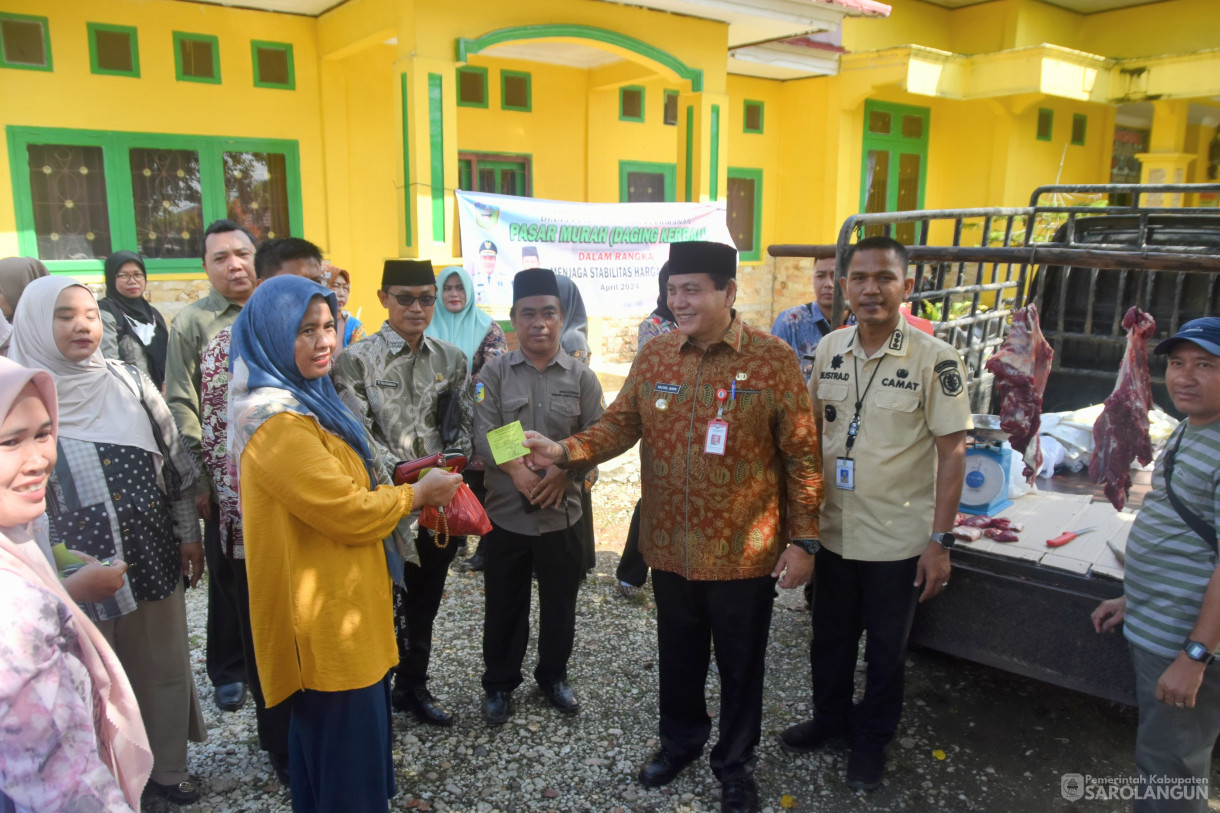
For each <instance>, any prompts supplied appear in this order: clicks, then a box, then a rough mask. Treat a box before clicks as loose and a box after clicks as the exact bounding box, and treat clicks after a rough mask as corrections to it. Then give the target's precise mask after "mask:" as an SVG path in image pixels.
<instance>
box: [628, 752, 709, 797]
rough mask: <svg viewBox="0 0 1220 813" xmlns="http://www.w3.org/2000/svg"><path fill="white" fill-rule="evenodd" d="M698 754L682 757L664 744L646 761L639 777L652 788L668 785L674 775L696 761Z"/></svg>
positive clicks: (641, 782)
mask: <svg viewBox="0 0 1220 813" xmlns="http://www.w3.org/2000/svg"><path fill="white" fill-rule="evenodd" d="M697 756H699V754H698V753H695V754H691V755H689V756H685V757H681V756H678V755H677V754H675V753H674V752H673V751H670V750H669V749H668V748H665V747H664V746H662V747H661V750H659V751H657V752H656V753H655V754H653V755H652V758H651V759H649V760H648V761H647V762H645V763H644V767H642V768H640V774H639V776H638V777H637V778H638V779H639V780H640V784H643V785H647V786H648V787H650V788H659V787H661V786H662V785H668V784H669V783H670V782H672V781H674V777H675V776H677V775H678V774H679V773H680V772H681V771H682V769H683V768H685V767H686V766H687V765H689V764H690V763H692V762H694V761H695V757H697Z"/></svg>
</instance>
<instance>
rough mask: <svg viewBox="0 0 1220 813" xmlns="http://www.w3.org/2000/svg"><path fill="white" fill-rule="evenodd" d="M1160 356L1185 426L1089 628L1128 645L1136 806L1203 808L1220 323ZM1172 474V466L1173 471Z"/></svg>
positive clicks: (1182, 334) (1214, 626) (1140, 809)
mask: <svg viewBox="0 0 1220 813" xmlns="http://www.w3.org/2000/svg"><path fill="white" fill-rule="evenodd" d="M1155 352H1156V353H1158V354H1165V353H1168V354H1169V363H1168V367H1167V369H1166V372H1165V383H1166V386H1167V387H1168V389H1169V397H1170V398H1172V399H1173V404H1174V406H1175V407H1176V408H1177V409H1178V410H1179V411H1180V412H1182V413H1184V414H1185V415H1186V420H1184V421H1183V422H1182V424H1181V425H1180V426H1179V428H1178V429H1177V430H1176V431H1175V432H1174V434H1173V435H1172V436H1171V437H1170V439H1169V442H1168V444H1167V445H1166V451H1165V453H1164V454H1162V455H1161V456H1160V457H1159V458H1158V459H1157V462H1156V467H1155V470H1154V471H1153V474H1152V491H1151V492H1150V493H1149V494H1148V496H1147V497H1146V498H1145V499H1144V506H1143V509H1142V510H1141V511H1140V514H1139V516H1138V517H1137V518H1136V520H1135V524H1134V525H1133V527H1132V529H1131V535H1130V538H1129V539H1128V541H1127V571H1126V577H1125V582H1124V596H1123V597H1122V598H1116V599H1112V600H1110V601H1106V602H1102V604H1101V605H1100V606H1099V607H1098V608H1097V609H1096V610H1094V611H1093V626H1094V627H1095V628H1096V629H1097V631H1098V632H1109V631H1111V630H1113V629H1115V628H1116V627H1117V626H1118V625H1119V623H1123V631H1124V634H1125V635H1126V637H1127V641H1128V642H1129V643H1130V645H1131V660H1132V663H1133V665H1134V667H1135V692H1136V702H1137V704H1138V706H1139V730H1138V733H1137V735H1136V744H1135V764H1136V768H1137V770H1138V771H1139V776H1140V785H1139V787H1138V789H1137V790H1138V792H1137V794H1136V801H1135V810H1136V811H1137V813H1144V812H1145V811H1170V810H1172V811H1205V810H1207V807H1208V805H1207V795H1208V793H1207V790H1208V789H1207V778H1208V776H1209V773H1210V766H1211V756H1212V747H1213V745H1214V744H1215V742H1216V738H1217V736H1220V666H1212V665H1211V664H1212V661H1214V660H1215V656H1214V653H1215V651H1216V649H1217V647H1220V570H1218V569H1217V567H1216V565H1217V552H1216V528H1217V518H1218V517H1220V317H1214V316H1211V317H1206V318H1203V319H1195V320H1193V321H1190V322H1187V323H1186V324H1185V325H1183V326H1182V329H1181V330H1179V331H1178V333H1177V334H1176V335H1174V336H1173V337H1172V338H1170V339H1167V340H1165V341H1164V342H1161V344H1160V345H1158V346H1157V348H1156V350H1155ZM1167 470H1168V471H1167Z"/></svg>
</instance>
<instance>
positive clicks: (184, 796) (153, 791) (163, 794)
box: [144, 779, 199, 805]
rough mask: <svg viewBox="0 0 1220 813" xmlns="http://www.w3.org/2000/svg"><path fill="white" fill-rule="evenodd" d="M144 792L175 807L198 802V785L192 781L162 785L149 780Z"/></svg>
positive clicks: (185, 780)
mask: <svg viewBox="0 0 1220 813" xmlns="http://www.w3.org/2000/svg"><path fill="white" fill-rule="evenodd" d="M144 792H145V793H146V794H148V795H150V796H157V797H159V798H161V799H165V800H166V801H169V802H173V803H174V804H176V805H193V804H195V802H198V801H199V784H198V783H197V782H195V780H194V779H184V780H183V781H181V782H179V783H178V784H176V785H162V784H161V783H160V782H154V781H152V780H151V779H149V780H148V784H147V785H145V786H144Z"/></svg>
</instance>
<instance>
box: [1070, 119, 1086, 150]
mask: <svg viewBox="0 0 1220 813" xmlns="http://www.w3.org/2000/svg"><path fill="white" fill-rule="evenodd" d="M1078 126H1079V128H1080V138H1079V139H1078V138H1076V128H1077V127H1078ZM1088 136H1089V117H1088V116H1086V115H1085V114H1084V113H1073V114H1072V144H1073V145H1074V146H1077V147H1083V146H1084V142H1085V140H1086V139H1087V138H1088Z"/></svg>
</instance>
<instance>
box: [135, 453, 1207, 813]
mask: <svg viewBox="0 0 1220 813" xmlns="http://www.w3.org/2000/svg"><path fill="white" fill-rule="evenodd" d="M615 463H616V464H617V465H611V466H607V467H603V471H602V480H601V482H600V483H599V484H598V486H597V487H596V489H595V491H594V504H595V506H596V519H597V525H598V540H599V553H598V564H597V568H596V571H595V573H593V574H591V575H590V577H589V579H588V582H587V583H586V584H585V586H584V587H583V588H582V591H581V598H580V605H579V609H578V611H577V633H576V649H575V652H574V654H573V656H572V662H571V665H570V678H571V681H572V684H573V686H574V687H575V689H576V691H577V694H578V696H579V697H580V699H581V701H582V704H583V708H582V711H581V712H580V714H579V715H578V716H576V717H574V718H566V717H563V716H561V715H559V714H558V713H557V712H555V711H554V710H552V709H551V708H550V706H549V705H548V704H547V702H546V701H545V699H544V698H543V697H542V696H541V695H540V694H539V693H538V691H537V689H536V688H535V687H534V686H533V684H532V682H531V681H530V680H529V679H528V674H529V670H530V669H532V663H533V662H532V659H533V657H534V650H533V646H532V645H531V649H530V653H529V654H528V655H527V659H526V665H525V670H526V675H527V682H526V683H525V684H524V685H522V686H521V687H520V688H519V689H518V690H517V691H516V692H515V694H514V704H515V708H514V715H513V717H512V719H511V720H510V721H509V723H508V724H506V725H504V726H502V727H500V728H498V729H490V728H488V727H487V726H486V725H485V724H484V723H483V720H482V717H481V713H480V709H481V698H482V690H481V687H480V685H479V675H480V674H481V672H482V658H481V653H480V642H481V634H482V618H483V591H482V586H483V580H482V576H481V575H479V574H477V573H464V572H459V571H457V570H454V571H452V572H451V573H450V577H449V582H448V587H447V592H446V595H445V598H444V601H443V603H442V605H441V610H440V614H439V616H438V618H437V623H436V632H435V645H434V646H435V648H434V651H433V658H432V680H431V683H430V687H431V688H432V691H433V692H434V693H435V694H436V695H437V696H438V697H439V698H440V699H441V700H442V701H444V702H445V704H446V705H447V706H448V708H449V709H450V710H451V711H452V712H454V713H455V714H456V716H457V718H458V722H457V725H456V726H455V727H453V728H449V729H438V728H433V727H427V726H423V725H420V724H417V723H416V722H415V721H414V719H409V718H408V717H407V716H406V715H401V714H399V715H395V742H394V759H395V764H396V765H397V766H398V788H399V793H398V796H397V797H396V798H395V799H394V800H393V802H392V809H393V810H421V811H429V810H432V811H471V813H475V812H477V813H493V812H494V811H615V812H616V813H641V812H643V811H653V812H655V813H660V812H661V811H666V812H669V811H673V812H674V813H697V812H698V811H716V810H719V798H720V790H719V784H718V783H717V782H716V780H715V778H714V777H713V776H712V773H711V770H710V769H709V767H708V765H707V760H706V752H705V758H704V759H702V760H700V761H697V762H696V763H694V764H692V765H691V766H690V767H688V768H687V769H686V770H685V771H684V772H683V773H682V774H681V776H680V777H679V778H678V779H677V780H675V781H674V782H673V783H672V784H671V785H670V786H669V787H666V788H662V789H659V790H650V789H647V788H644V787H643V786H641V785H639V784H638V783H636V782H635V780H634V776H635V773H636V771H637V770H638V768H639V765H640V764H641V763H642V762H643V760H645V759H646V758H647V757H648V756H649V755H650V754H651V752H652V751H653V749H655V748H656V746H657V739H656V736H657V735H656V729H657V707H656V699H655V698H656V687H657V670H656V666H657V661H656V657H657V656H656V625H655V605H654V603H653V599H652V594H651V592H650V591H649V590H647V589H646V590H645V591H644V592H642V593H641V594H639V595H637V596H635V597H633V598H631V599H624V598H622V597H620V596H619V595H617V593H616V591H615V579H614V566H615V565H616V564H617V562H618V550H619V549H621V545H622V540H623V538H624V537H625V535H626V526H627V523H628V521H629V519H630V514H631V510H632V507H633V506H634V503H635V500H636V496H637V495H638V471H637V465H638V464H637V463H636V462H635V457H634V455H633V454H632V453H628V454H627V455H624V456H623V457H622V458H619V460H618V461H615ZM602 543H605V544H602ZM781 593H782V594H781V596H780V598H779V599H778V600H777V603H776V609H775V614H774V618H773V622H772V630H771V638H770V645H769V648H768V653H767V684H766V695H765V709H764V718H763V737H762V744H761V746H760V748H759V767H758V772H757V778H758V781H759V786H760V797H761V803H762V808H763V810H764V811H768V813H778V811H780V810H782V809H793V810H798V811H800V810H804V811H812V810H820V811H840V810H849V809H850V810H866V811H923V810H928V811H931V810H949V811H957V810H961V811H975V810H978V811H1024V810H1037V811H1084V813H1092V811H1110V810H1127V809H1129V808H1130V803H1129V802H1119V801H1115V802H1102V801H1083V802H1080V803H1078V804H1076V805H1073V804H1069V803H1068V802H1065V801H1064V800H1063V799H1062V797H1061V795H1060V777H1061V775H1062V774H1063V773H1065V772H1078V773H1083V774H1091V775H1093V776H1128V775H1130V774H1131V773H1132V772H1133V771H1134V764H1133V758H1132V753H1131V749H1132V743H1133V742H1134V736H1135V722H1136V715H1135V712H1134V710H1133V709H1129V708H1125V707H1122V706H1118V705H1115V704H1112V703H1108V702H1104V701H1100V700H1096V699H1094V698H1091V697H1087V696H1084V695H1080V694H1076V693H1073V692H1068V691H1064V690H1061V689H1057V688H1055V687H1051V686H1047V685H1044V684H1041V683H1037V682H1034V681H1030V680H1026V679H1023V678H1019V677H1016V676H1013V675H1009V674H1007V673H1003V672H999V671H995V670H991V669H987V668H984V667H980V666H975V665H973V664H970V663H966V662H963V661H957V660H954V659H951V658H947V657H944V656H940V655H937V654H935V653H930V652H914V653H912V655H911V656H910V659H909V662H908V670H907V703H906V711H905V713H904V718H903V722H902V725H901V727H900V730H899V732H898V736H897V738H896V739H895V742H894V743H893V744H892V745H891V747H890V750H889V762H888V769H887V775H886V782H885V784H884V785H883V786H882V787H881V788H880V789H878V790H877V791H874V792H873V793H871V794H863V793H856V792H853V791H851V790H850V789H849V788H847V786H846V785H845V783H844V780H843V776H844V771H845V769H846V759H847V754H846V751H845V750H844V749H842V748H837V749H836V748H831V749H830V750H828V751H826V752H824V753H820V754H813V755H806V756H801V757H793V756H790V755H788V754H786V753H784V752H783V751H781V750H780V748H779V746H778V744H777V742H776V734H777V733H778V732H779V731H781V730H782V729H783V728H784V727H786V726H787V725H790V724H792V723H795V722H799V721H801V720H803V719H805V718H806V717H807V715H808V713H809V702H810V685H809V669H808V642H809V637H810V628H809V616H808V613H807V612H806V611H805V608H804V599H803V596H802V595H801V594H800V592H799V591H781ZM206 596H207V593H206V591H205V590H193V591H190V593H189V594H188V599H187V606H188V621H189V625H190V634H191V641H192V644H193V648H194V652H195V656H194V663H195V679H196V683H197V685H198V686H199V690H200V694H201V697H202V698H203V701H204V702H203V705H204V712H205V715H206V717H207V721H208V726H209V740H208V741H207V742H206V743H201V744H192V745H191V769H192V771H194V772H195V773H196V774H198V775H199V776H200V777H201V778H202V780H203V790H204V799H203V800H202V801H201V802H200V803H199V804H197V805H195V806H193V807H190V808H186V809H188V810H198V811H207V810H217V811H220V810H225V811H227V810H243V811H287V810H290V802H289V799H288V794H287V792H286V791H285V790H284V789H282V788H281V787H280V786H279V783H278V782H277V780H276V779H275V777H274V775H273V774H272V773H271V771H270V768H269V766H268V764H267V762H266V759H265V757H264V756H263V755H262V754H261V752H259V751H258V746H257V738H256V735H255V726H254V711H253V703H248V704H247V705H246V707H245V708H243V709H242V710H241V711H239V712H237V713H231V714H230V713H223V712H220V711H218V710H217V709H216V707H215V706H214V705H213V703H212V702H211V684H210V683H209V682H208V679H207V676H206V673H205V671H204V664H203V636H204V620H205V615H206ZM535 613H536V607H535ZM535 629H536V623H535ZM707 695H708V705H709V709H710V710H711V711H712V712H715V710H716V708H717V707H718V702H719V684H718V681H717V679H716V676H715V675H714V674H713V675H710V676H709V680H708V685H707ZM713 736H714V733H713ZM1217 781H1218V779H1217V778H1213V787H1215V786H1217ZM164 807H165V806H164V805H161V806H160V808H158V807H152V808H148V809H153V810H157V809H164ZM1217 809H1220V808H1217Z"/></svg>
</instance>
